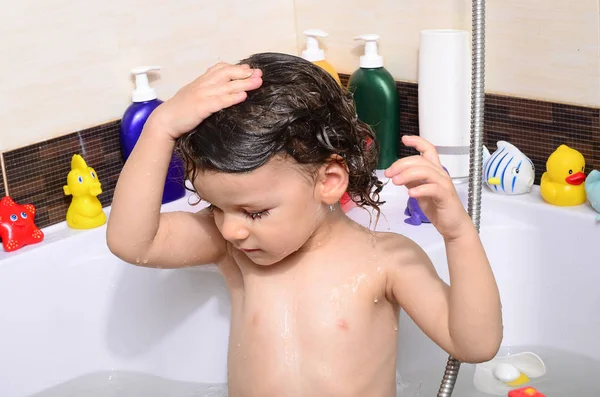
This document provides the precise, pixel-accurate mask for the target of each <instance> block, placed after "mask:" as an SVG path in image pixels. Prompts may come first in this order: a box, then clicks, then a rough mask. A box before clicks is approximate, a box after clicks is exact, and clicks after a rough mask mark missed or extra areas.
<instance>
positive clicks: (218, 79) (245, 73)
mask: <svg viewBox="0 0 600 397" xmlns="http://www.w3.org/2000/svg"><path fill="white" fill-rule="evenodd" d="M255 73H259V74H257V75H258V76H262V72H257V70H256V69H250V68H248V67H243V66H242V65H228V66H225V67H223V68H221V69H218V70H216V71H215V72H214V73H211V74H210V75H209V77H210V79H209V80H210V82H211V83H212V84H218V83H227V82H229V81H231V80H243V79H247V78H249V77H252V76H253V75H254V74H255Z"/></svg>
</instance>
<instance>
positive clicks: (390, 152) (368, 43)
mask: <svg viewBox="0 0 600 397" xmlns="http://www.w3.org/2000/svg"><path fill="white" fill-rule="evenodd" d="M355 40H363V41H365V53H364V55H362V56H361V57H360V68H359V69H358V70H356V71H355V72H354V73H353V74H352V76H350V80H349V81H348V90H349V91H350V92H351V93H352V94H353V96H354V104H355V106H356V113H357V115H358V118H359V119H360V120H361V121H363V122H365V123H367V124H368V125H370V126H371V128H373V130H374V131H375V134H376V136H377V141H378V142H379V160H378V163H377V169H386V168H388V167H389V166H390V165H392V163H394V161H396V160H397V159H398V152H399V149H400V98H399V96H398V90H397V88H396V81H395V80H394V77H393V76H392V75H391V73H390V72H388V71H387V70H386V69H385V68H384V67H383V57H382V56H381V55H379V54H378V53H377V40H379V35H377V34H365V35H361V36H357V37H355Z"/></svg>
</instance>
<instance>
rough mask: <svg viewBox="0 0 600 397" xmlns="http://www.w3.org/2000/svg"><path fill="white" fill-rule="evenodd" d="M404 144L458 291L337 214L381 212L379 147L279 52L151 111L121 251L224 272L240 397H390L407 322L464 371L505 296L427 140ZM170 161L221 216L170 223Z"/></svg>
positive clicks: (122, 220)
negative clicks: (402, 322)
mask: <svg viewBox="0 0 600 397" xmlns="http://www.w3.org/2000/svg"><path fill="white" fill-rule="evenodd" d="M402 141H403V143H404V144H405V145H408V146H411V147H414V148H415V149H416V150H417V151H419V152H420V153H421V155H420V156H411V157H406V158H402V159H400V160H398V161H396V162H395V163H394V164H393V165H392V166H391V167H390V168H389V169H387V170H385V176H386V177H388V178H391V182H392V183H394V184H396V185H403V186H406V187H407V188H408V193H409V195H410V197H414V198H416V199H417V200H418V202H419V204H420V206H421V208H422V209H423V211H424V213H425V214H426V216H427V217H428V218H429V219H430V220H431V222H432V223H433V225H434V226H435V227H436V228H437V230H438V231H439V233H440V234H441V235H442V236H443V238H444V242H445V246H446V252H447V259H448V266H449V270H450V281H451V286H448V285H447V284H446V283H444V282H443V281H442V280H441V279H440V278H439V277H438V275H437V273H436V271H435V269H434V267H433V266H432V263H431V261H430V259H429V258H428V256H427V255H426V253H425V252H424V251H423V250H422V249H421V248H420V247H419V246H418V245H417V244H415V243H414V242H413V241H411V240H410V239H408V238H407V237H404V236H402V235H398V234H395V233H384V232H374V231H371V230H369V229H368V228H365V227H363V226H361V225H359V224H357V223H356V222H354V221H353V220H351V219H350V218H349V217H347V216H346V215H345V214H344V213H343V211H342V210H341V209H340V206H339V200H340V198H341V197H342V195H343V194H344V193H345V192H348V194H349V195H350V197H353V200H355V201H356V203H357V205H358V206H361V207H365V208H366V207H370V208H372V209H373V211H374V212H375V213H376V214H379V207H380V206H381V205H382V204H383V203H382V201H381V200H380V198H379V192H380V190H381V188H382V183H381V181H379V180H378V178H377V177H376V174H375V167H376V162H377V157H378V150H379V146H378V143H377V141H376V139H375V135H374V134H373V131H372V130H371V129H370V128H369V126H367V125H366V124H364V123H362V122H361V121H360V120H358V118H357V115H356V110H355V108H354V105H353V101H352V97H351V94H349V93H348V92H346V91H345V90H343V89H342V88H340V87H339V86H338V84H337V82H336V81H335V80H334V79H333V78H332V77H331V76H330V75H328V74H327V73H326V72H325V71H323V70H321V69H320V68H319V67H318V66H315V65H313V64H312V63H310V62H308V61H305V60H304V59H302V58H300V57H296V56H291V55H285V54H277V53H263V54H257V55H254V56H251V57H250V58H248V59H245V60H243V61H241V62H240V63H239V64H237V65H230V64H226V63H219V64H217V65H215V66H213V67H211V68H210V69H208V70H207V71H206V73H204V74H203V75H202V76H200V77H198V78H197V79H196V80H194V81H193V82H191V83H190V84H188V85H187V86H185V87H183V88H182V89H181V90H180V91H179V92H177V94H176V95H174V96H173V98H172V99H170V100H168V101H166V102H165V103H163V104H162V105H160V106H159V107H158V108H157V109H156V110H155V111H154V112H153V113H152V114H151V116H150V118H149V119H148V121H147V122H146V125H145V127H144V130H143V132H142V135H141V137H140V139H139V140H138V142H137V144H136V146H135V148H134V150H133V152H132V153H131V156H130V157H129V158H128V160H127V162H126V164H125V166H124V168H123V171H122V173H121V175H120V177H119V181H118V183H117V187H116V190H115V194H114V200H113V203H112V210H111V214H110V219H109V221H108V229H107V242H108V246H109V248H110V250H111V252H113V253H114V255H116V256H118V257H119V258H121V259H122V260H124V261H126V262H129V263H132V264H137V265H140V266H149V267H164V268H181V267H186V266H198V265H202V264H211V263H215V264H218V266H219V268H220V270H221V272H222V274H223V277H224V279H225V281H226V283H227V286H228V289H229V291H230V293H231V301H232V309H231V310H232V313H231V331H230V340H229V349H228V388H229V395H230V396H232V397H271V396H272V397H284V396H290V397H300V396H302V397H305V396H306V397H370V396H373V397H392V396H395V395H396V382H395V380H396V378H395V368H396V350H397V340H398V334H397V333H398V316H399V310H400V309H402V310H404V311H405V312H406V313H407V314H408V315H409V316H410V317H411V318H412V319H413V320H414V322H415V323H416V324H417V325H418V326H419V327H420V329H421V330H422V331H423V332H424V333H425V334H426V335H427V336H428V337H429V338H431V339H432V340H433V341H434V342H435V343H436V344H437V345H439V346H440V347H441V348H442V349H444V350H445V351H446V352H448V353H449V354H451V355H452V356H454V357H455V358H457V359H459V360H461V361H463V362H470V363H477V362H483V361H487V360H489V359H491V358H492V357H494V356H495V354H496V352H497V351H498V348H499V344H500V341H501V339H502V318H501V307H500V299H499V294H498V289H497V286H496V282H495V280H494V276H493V273H492V271H491V268H490V265H489V263H488V260H487V258H486V254H485V251H484V248H483V246H482V244H481V241H480V239H479V235H478V234H477V231H476V229H475V228H474V226H473V224H472V222H471V219H470V218H469V216H468V214H467V213H466V212H465V210H464V208H463V206H462V204H461V202H460V201H459V198H458V195H457V192H456V190H455V188H454V185H453V183H452V181H451V179H450V177H449V176H448V174H447V173H446V172H445V171H444V169H443V168H442V167H441V165H440V162H439V158H438V155H437V153H436V150H435V148H434V147H433V146H432V145H431V144H430V143H428V142H427V141H425V140H423V139H421V138H420V137H418V136H404V137H403V139H402ZM367 142H368V143H367ZM174 150H176V151H177V152H178V153H179V154H180V156H181V157H182V158H183V159H184V160H185V164H186V170H187V175H188V177H189V180H190V181H191V182H192V184H193V186H194V191H195V192H196V193H197V195H198V196H199V197H200V198H201V199H202V200H204V201H206V202H207V203H209V206H208V207H206V208H204V209H202V210H199V211H198V212H196V213H191V212H169V213H161V212H160V208H161V197H162V188H163V186H164V181H165V177H166V174H167V169H168V165H169V160H170V159H171V155H172V153H173V151H174ZM398 222H401V220H398ZM207 326H210V325H209V324H207Z"/></svg>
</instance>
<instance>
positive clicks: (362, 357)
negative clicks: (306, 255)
mask: <svg viewBox="0 0 600 397" xmlns="http://www.w3.org/2000/svg"><path fill="white" fill-rule="evenodd" d="M326 265H327V264H324V265H323V270H322V271H314V270H313V269H314V268H313V267H310V268H309V269H306V271H304V272H302V271H290V272H285V273H282V274H268V275H267V274H252V273H251V274H246V275H242V272H240V273H239V276H240V277H241V279H240V281H241V282H240V283H239V284H238V286H239V290H232V306H233V307H232V328H231V333H230V351H229V354H230V356H229V357H230V360H229V362H230V374H231V376H232V377H233V378H236V377H239V378H246V377H247V376H248V377H251V379H255V381H256V379H257V378H261V379H265V380H268V382H278V380H282V381H283V380H285V382H286V384H288V386H290V385H289V384H290V383H293V382H294V381H297V382H300V383H301V384H306V382H308V384H314V385H318V384H321V383H322V382H324V383H325V384H324V385H323V387H324V388H325V389H327V388H328V387H329V380H331V379H338V381H337V382H333V383H331V385H338V386H339V379H350V378H351V377H352V376H353V375H352V374H356V373H357V371H358V372H360V371H363V373H364V369H363V366H364V365H365V364H366V363H368V364H369V365H371V366H372V368H373V369H376V368H381V365H383V364H384V363H386V365H387V364H388V362H392V361H393V358H392V357H389V355H390V354H392V353H393V352H394V351H395V349H394V348H391V346H390V344H393V343H394V342H395V340H396V335H397V309H396V308H395V306H394V305H392V304H391V303H390V302H388V300H387V299H386V296H385V277H384V275H383V272H382V271H381V269H380V268H378V267H377V266H375V267H373V266H361V265H360V264H356V263H353V264H350V263H348V264H347V266H345V267H343V268H338V269H337V270H335V271H333V270H332V269H331V268H332V266H330V267H329V268H327V267H326ZM307 267H309V266H307ZM376 351H382V354H381V355H377V354H375V357H376V358H375V362H373V357H374V355H373V353H374V352H376ZM365 376H368V374H365ZM248 379H250V378H248ZM230 381H233V379H231V380H230ZM269 384H271V383H269ZM336 387H337V386H336ZM320 390H322V389H320ZM319 392H321V391H319ZM340 392H341V391H340V390H336V391H335V392H334V393H333V395H336V393H337V395H344V394H345V393H341V394H340ZM323 395H325V394H323Z"/></svg>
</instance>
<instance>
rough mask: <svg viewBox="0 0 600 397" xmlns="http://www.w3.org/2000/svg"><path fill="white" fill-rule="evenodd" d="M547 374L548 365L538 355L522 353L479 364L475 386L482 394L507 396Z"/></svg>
mask: <svg viewBox="0 0 600 397" xmlns="http://www.w3.org/2000/svg"><path fill="white" fill-rule="evenodd" d="M545 374H546V365H545V364H544V362H543V361H542V359H541V358H540V357H539V356H538V355H537V354H535V353H533V352H521V353H517V354H511V355H508V356H498V357H495V358H493V359H492V360H490V361H488V362H485V363H481V364H477V365H476V366H475V375H474V377H473V384H474V386H475V388H476V389H477V390H479V391H480V392H482V393H487V394H493V395H496V396H506V393H508V392H509V391H510V390H512V389H513V388H515V387H519V386H523V385H525V384H527V383H529V381H530V379H532V378H533V379H535V378H539V377H542V376H544V375H545Z"/></svg>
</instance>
